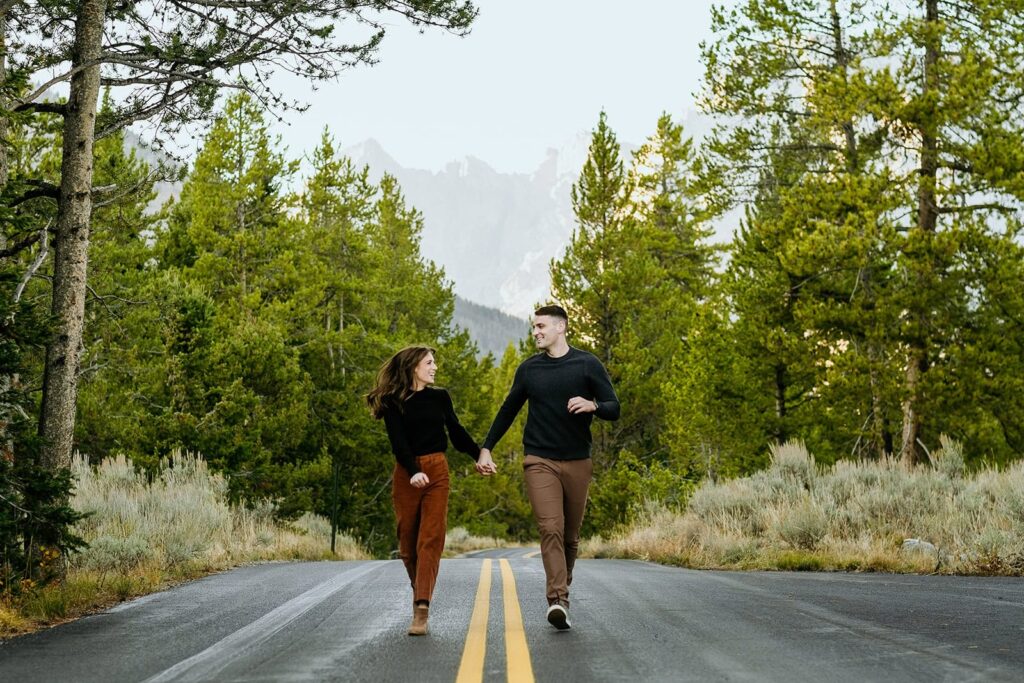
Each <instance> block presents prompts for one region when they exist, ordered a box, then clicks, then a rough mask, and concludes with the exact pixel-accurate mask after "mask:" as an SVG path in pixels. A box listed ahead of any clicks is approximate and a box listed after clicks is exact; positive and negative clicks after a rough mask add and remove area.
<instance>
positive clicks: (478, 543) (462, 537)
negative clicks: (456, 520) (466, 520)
mask: <svg viewBox="0 0 1024 683" xmlns="http://www.w3.org/2000/svg"><path fill="white" fill-rule="evenodd" d="M516 546H517V544H515V543H509V542H508V541H506V540H505V539H502V538H494V537H492V536H473V535H471V534H470V533H469V532H468V531H467V530H466V529H465V528H463V527H461V526H457V527H455V528H454V529H449V530H448V533H447V534H445V537H444V556H445V557H454V556H456V555H461V554H463V553H469V552H473V551H474V550H487V549H489V548H511V547H516Z"/></svg>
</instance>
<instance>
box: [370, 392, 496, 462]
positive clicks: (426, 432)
mask: <svg viewBox="0 0 1024 683" xmlns="http://www.w3.org/2000/svg"><path fill="white" fill-rule="evenodd" d="M384 425H385V426H386V427H387V430H388V438H389V439H390V440H391V450H392V451H393V452H394V454H395V459H396V460H397V461H398V464H399V465H401V466H402V467H404V468H405V471H406V472H408V473H409V476H410V477H412V475H414V474H416V473H417V472H419V471H420V468H419V466H418V465H417V464H416V456H418V455H426V454H428V453H443V452H445V451H446V450H447V449H448V439H447V437H446V436H445V427H447V428H448V434H449V435H450V436H451V438H452V443H453V444H455V447H456V448H457V449H459V450H460V451H462V452H463V453H466V454H467V455H470V456H472V457H473V458H474V459H476V458H479V457H480V447H479V446H477V445H476V442H475V441H473V437H471V436H470V435H469V432H467V431H466V430H465V428H464V427H463V426H462V424H460V423H459V418H458V417H456V416H455V407H454V406H453V405H452V397H451V396H450V395H449V394H448V392H447V391H445V390H444V389H434V388H432V387H427V388H425V389H423V390H422V391H417V392H416V393H414V394H413V395H412V396H410V397H409V398H408V399H406V401H405V402H404V403H403V404H402V409H401V410H398V409H397V407H396V408H390V407H389V408H388V409H386V410H385V411H384Z"/></svg>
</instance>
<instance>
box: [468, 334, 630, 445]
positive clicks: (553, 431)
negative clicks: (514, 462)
mask: <svg viewBox="0 0 1024 683" xmlns="http://www.w3.org/2000/svg"><path fill="white" fill-rule="evenodd" d="M574 396H582V397H583V398H585V399H588V400H593V401H596V402H597V412H596V413H583V414H577V415H573V414H572V413H570V412H569V408H568V404H569V399H570V398H572V397H574ZM527 401H529V402H530V406H529V409H528V413H527V417H526V429H524V430H523V447H524V449H525V450H524V452H525V453H526V454H528V455H539V456H541V457H544V458H551V459H552V460H581V459H583V458H589V457H590V441H591V439H590V423H591V422H593V419H594V416H595V415H596V416H597V417H599V418H601V419H603V420H617V419H619V399H618V397H617V396H616V395H615V390H614V389H613V388H612V382H611V380H610V379H609V378H608V372H607V371H606V370H605V369H604V366H603V365H601V361H599V360H598V359H597V357H596V356H594V354H592V353H587V352H586V351H581V350H579V349H575V348H572V347H570V348H569V352H568V353H566V354H565V355H564V356H562V357H560V358H552V357H551V356H549V355H547V354H546V353H538V354H537V355H535V356H531V357H530V358H527V359H526V360H525V361H523V362H522V364H520V366H519V368H518V369H517V370H516V375H515V379H513V381H512V389H510V390H509V392H508V396H507V397H506V398H505V402H504V403H503V404H502V406H501V408H500V409H499V410H498V415H497V416H496V417H495V418H494V423H493V424H492V425H491V429H490V431H488V432H487V438H486V439H484V448H487V449H491V448H494V446H495V445H497V443H498V441H500V440H501V437H502V436H504V435H505V432H507V431H508V428H509V427H510V426H512V421H513V420H515V418H516V415H517V414H518V413H519V411H520V409H521V408H522V407H523V404H524V403H526V402H527Z"/></svg>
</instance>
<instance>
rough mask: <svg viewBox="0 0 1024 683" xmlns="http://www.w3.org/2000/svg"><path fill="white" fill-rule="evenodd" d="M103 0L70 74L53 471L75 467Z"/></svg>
mask: <svg viewBox="0 0 1024 683" xmlns="http://www.w3.org/2000/svg"><path fill="white" fill-rule="evenodd" d="M105 13H106V1H105V0H82V2H81V3H80V4H79V5H78V15H77V19H76V22H75V45H74V51H73V53H72V60H71V61H72V67H75V68H77V67H84V68H82V69H81V70H80V71H78V72H77V73H76V74H75V75H74V76H73V77H72V79H71V91H70V94H69V97H68V103H67V115H66V116H65V119H64V147H63V156H62V158H61V169H60V170H61V180H60V199H59V202H58V206H57V224H56V228H55V236H54V241H53V305H52V314H53V318H54V325H55V329H54V333H53V338H52V339H51V340H50V345H49V347H48V348H47V350H46V368H45V374H44V378H43V405H42V415H41V417H40V420H39V433H40V435H41V436H42V437H43V440H44V444H43V449H42V453H41V456H40V460H41V463H42V465H43V466H44V467H47V468H49V469H51V470H56V469H59V468H64V467H68V466H69V465H70V464H71V449H72V442H73V438H74V430H75V407H76V404H77V398H78V369H79V364H80V361H81V348H82V325H83V320H84V317H85V293H86V271H87V266H88V256H89V225H90V218H91V213H92V179H93V166H92V163H93V158H92V157H93V137H94V134H95V130H96V107H97V101H98V98H99V89H100V67H99V64H98V63H93V62H96V61H97V60H98V59H99V57H100V54H101V49H102V39H103V25H104V21H105Z"/></svg>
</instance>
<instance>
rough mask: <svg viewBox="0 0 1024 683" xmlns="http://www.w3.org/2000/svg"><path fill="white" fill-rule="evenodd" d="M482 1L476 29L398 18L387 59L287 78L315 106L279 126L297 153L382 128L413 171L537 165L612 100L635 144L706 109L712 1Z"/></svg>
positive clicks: (293, 92) (624, 133) (381, 138)
mask: <svg viewBox="0 0 1024 683" xmlns="http://www.w3.org/2000/svg"><path fill="white" fill-rule="evenodd" d="M476 4H477V6H478V7H479V8H480V16H479V18H478V19H477V21H476V23H475V25H474V28H473V30H472V32H471V33H470V34H469V35H468V36H466V37H465V38H459V37H456V36H453V35H451V34H446V33H442V32H439V31H436V30H435V31H428V32H427V33H425V34H419V33H417V31H416V30H415V29H412V28H410V27H409V26H408V25H407V24H405V23H403V22H402V21H399V19H397V18H396V19H395V20H394V27H393V29H392V30H391V31H389V33H388V35H387V37H386V38H385V39H384V42H383V44H382V46H381V49H380V52H379V54H378V56H379V58H380V63H379V64H377V65H376V66H373V67H370V68H365V67H359V68H357V69H354V70H351V71H349V72H348V73H346V74H345V75H344V76H343V77H342V78H341V79H340V80H339V81H338V82H334V83H325V84H322V85H321V87H320V90H319V91H318V92H315V93H312V92H310V90H309V85H308V83H305V82H303V81H300V80H299V79H298V78H294V79H289V80H287V81H285V82H284V88H285V90H286V92H287V94H288V95H290V96H292V97H298V98H301V99H303V100H305V101H308V102H310V103H311V105H312V106H311V108H310V109H309V110H308V111H306V112H305V113H303V114H301V115H299V114H292V115H289V116H287V117H286V122H287V123H288V124H289V125H285V124H278V125H276V126H275V132H277V133H279V134H280V135H281V136H282V138H283V141H284V144H285V145H286V146H287V147H288V148H289V156H292V157H296V156H299V155H301V154H303V153H309V152H311V151H312V150H313V149H314V148H315V147H316V145H317V143H318V141H319V137H320V133H321V131H322V130H323V128H324V126H327V127H328V128H329V129H330V131H331V134H332V135H333V136H334V137H335V140H336V143H337V145H338V146H339V147H341V148H345V147H348V146H350V145H354V144H357V143H359V142H362V141H363V140H365V139H367V138H374V139H376V140H377V141H378V142H380V143H381V145H382V146H383V147H384V149H385V150H387V151H388V153H390V154H391V155H392V156H393V157H394V158H395V159H396V160H397V161H398V162H399V163H400V164H402V165H403V166H406V167H410V168H426V169H440V168H441V167H442V166H443V165H444V164H445V163H446V162H448V161H450V160H453V159H458V158H461V157H464V156H466V155H472V156H475V157H478V158H480V159H482V160H484V161H485V162H487V163H488V164H490V165H491V166H492V167H494V168H495V169H497V170H499V171H505V172H513V171H520V172H531V171H533V170H535V169H536V167H537V166H538V165H539V164H540V162H541V161H542V160H543V158H544V153H545V150H546V149H547V148H549V147H558V146H561V145H562V144H565V143H566V142H568V141H570V140H571V139H573V138H574V137H575V136H576V134H577V133H579V132H581V131H589V130H590V129H592V128H593V126H594V125H595V123H596V122H597V117H598V114H599V112H600V111H601V110H602V109H604V110H605V111H607V112H608V118H609V123H610V124H611V126H612V128H613V129H614V130H615V131H616V133H617V134H618V136H619V139H620V140H622V141H628V142H634V143H639V142H642V141H643V140H644V139H645V138H646V137H648V136H649V135H650V134H651V133H652V132H653V131H654V127H655V123H656V121H657V118H658V116H659V115H660V114H661V112H662V111H668V112H669V113H670V114H672V115H673V117H675V118H680V117H684V116H685V115H686V113H687V112H688V111H689V110H692V109H694V93H695V92H696V91H697V89H698V88H699V83H700V79H701V76H702V74H703V67H702V65H701V64H700V59H699V55H700V49H699V43H700V41H701V40H704V39H707V38H709V37H710V12H709V9H710V6H711V4H712V2H711V0H634V1H633V2H629V3H623V2H611V1H609V0H477V2H476ZM719 4H721V3H719ZM726 4H731V2H730V1H729V0H727V2H726Z"/></svg>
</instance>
